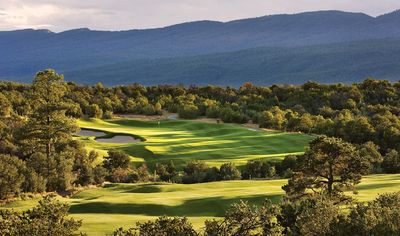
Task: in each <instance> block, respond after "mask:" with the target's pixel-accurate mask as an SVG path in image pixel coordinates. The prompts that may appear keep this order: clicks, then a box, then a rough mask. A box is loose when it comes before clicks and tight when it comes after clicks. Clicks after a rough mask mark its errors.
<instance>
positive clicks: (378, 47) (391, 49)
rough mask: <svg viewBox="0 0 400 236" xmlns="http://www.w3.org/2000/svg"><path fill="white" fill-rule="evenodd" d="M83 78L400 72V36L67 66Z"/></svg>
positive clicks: (229, 79)
mask: <svg viewBox="0 0 400 236" xmlns="http://www.w3.org/2000/svg"><path fill="white" fill-rule="evenodd" d="M64 73H65V75H66V78H67V79H68V80H71V81H79V82H80V83H85V84H95V83H97V82H99V81H100V82H103V83H104V84H107V85H116V84H129V83H134V82H138V83H141V84H145V85H153V84H177V83H184V84H186V85H189V84H200V85H207V84H214V85H221V86H225V85H230V86H240V85H242V84H243V83H244V82H248V81H250V82H252V83H254V84H257V85H271V84H276V83H278V84H283V83H289V84H301V83H304V82H307V81H309V80H314V81H318V82H321V83H337V82H344V83H351V82H360V81H362V80H364V79H366V78H367V77H374V78H378V79H388V80H392V81H397V80H399V78H400V40H394V39H387V40H373V41H366V42H352V43H340V44H330V45H320V46H304V47H296V48H270V47H264V48H255V49H248V50H242V51H237V52H230V53H219V54H210V55H202V56H193V57H182V58H163V59H142V60H132V61H127V62H120V63H114V64H108V65H102V66H96V67H91V68H85V69H77V70H71V71H65V72H64Z"/></svg>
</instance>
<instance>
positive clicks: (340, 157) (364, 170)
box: [0, 70, 400, 235]
mask: <svg viewBox="0 0 400 236" xmlns="http://www.w3.org/2000/svg"><path fill="white" fill-rule="evenodd" d="M166 111H168V112H173V113H175V112H176V113H178V114H179V117H180V118H183V119H195V118H197V117H209V118H215V119H217V120H219V121H220V122H229V123H247V122H252V123H255V124H258V125H259V126H260V127H263V128H269V129H276V130H282V131H288V132H289V131H290V132H302V133H309V134H315V135H318V137H317V138H315V139H314V141H312V142H311V143H310V146H309V148H308V149H307V150H306V152H305V153H304V154H303V155H299V156H289V157H286V158H285V159H284V160H283V161H282V162H280V163H268V162H265V161H252V162H249V163H247V165H246V166H245V167H244V168H243V169H241V170H238V169H237V168H236V167H235V166H234V165H232V164H231V163H226V164H223V165H222V166H221V167H220V168H215V167H213V168H210V167H208V166H207V165H205V163H202V162H199V161H192V162H189V163H187V166H186V167H185V168H184V170H176V168H175V167H174V164H173V163H169V164H167V165H165V164H157V165H156V166H154V167H147V166H145V165H143V166H140V167H135V168H133V167H132V166H131V165H130V160H129V156H128V155H127V154H125V153H123V152H120V151H115V150H110V151H109V152H108V156H106V157H105V158H104V162H103V163H100V164H95V160H96V159H97V156H98V154H97V153H95V152H93V151H92V152H87V151H86V149H85V147H84V145H83V144H82V143H80V142H79V141H77V140H74V139H73V135H74V134H75V133H76V132H77V131H78V129H79V128H78V127H77V125H76V120H75V119H77V118H103V119H109V118H112V117H113V116H115V115H117V114H144V115H159V114H162V113H163V112H166ZM0 112H1V113H0V199H2V200H4V201H7V199H12V198H13V197H15V196H19V195H21V193H23V192H26V193H43V192H58V193H59V194H63V195H67V194H69V193H70V192H71V191H73V190H74V188H76V187H79V186H88V185H97V184H101V183H103V182H104V181H105V180H108V181H111V182H138V181H140V182H144V181H170V182H179V183H197V182H206V181H218V180H232V179H241V178H243V179H246V178H252V177H256V178H274V177H286V178H289V180H288V184H287V185H285V186H283V190H285V192H286V197H285V201H284V202H282V203H281V204H280V205H274V204H272V203H270V202H266V203H265V205H264V206H262V207H253V206H250V205H248V204H247V203H244V202H243V203H238V204H236V205H233V206H232V209H230V210H228V211H227V213H226V217H225V219H224V220H223V221H208V222H206V227H205V234H206V235H260V234H261V235H283V234H284V235H371V234H369V233H368V232H373V233H372V235H396V234H398V233H399V230H400V223H399V222H398V219H399V218H400V217H399V214H400V212H399V209H400V207H397V206H398V202H399V201H398V199H399V195H398V194H392V195H382V196H380V197H378V198H377V199H376V200H375V201H373V202H371V203H368V204H367V205H365V204H361V203H359V204H354V202H353V199H352V198H351V197H349V196H348V195H346V194H344V192H345V191H347V190H351V189H353V188H354V186H356V185H357V184H358V183H360V181H361V178H362V176H363V175H367V174H369V173H400V154H399V153H400V118H399V115H400V83H399V82H397V83H390V82H388V81H380V80H374V79H367V80H365V81H364V82H363V83H358V84H352V85H345V84H332V85H323V84H318V83H315V82H308V83H305V84H303V85H300V86H291V85H274V86H271V87H257V86H254V85H252V84H251V83H246V84H243V86H241V87H240V88H231V87H226V88H222V87H216V86H204V87H198V86H190V87H184V86H172V85H159V86H150V87H145V86H141V85H139V84H132V85H128V86H116V87H110V88H108V87H104V86H103V85H102V84H100V83H99V84H97V85H95V86H80V85H77V84H75V83H71V82H68V83H66V82H64V80H63V76H62V75H59V74H57V73H56V72H55V71H54V70H45V71H42V72H39V73H38V74H37V75H36V76H35V78H34V80H33V83H32V84H31V85H28V84H19V83H13V82H1V83H0ZM149 168H152V170H149ZM153 169H154V170H155V172H153ZM150 173H154V174H150ZM396 204H397V205H396ZM342 205H345V206H346V207H349V212H350V213H349V214H350V216H349V215H348V214H345V213H343V211H340V207H341V206H342ZM49 206H54V209H55V210H54V211H53V212H51V211H50V212H48V211H49V209H50V208H49ZM67 210H68V207H67V206H65V205H63V204H61V205H60V203H57V202H55V200H54V199H51V198H46V199H44V200H43V201H42V202H41V205H39V206H38V207H37V208H35V209H34V210H32V211H28V212H26V213H23V214H22V215H19V214H20V213H17V212H12V211H11V212H10V211H1V214H0V229H1V230H3V231H0V233H1V234H2V235H3V234H4V235H26V234H27V232H28V233H29V234H31V235H40V233H36V234H35V233H32V232H35V227H38V228H40V225H42V226H43V227H49V228H53V229H54V230H59V231H54V232H56V233H57V232H58V234H59V235H72V234H73V233H74V232H72V231H71V230H65V229H66V228H67V227H69V226H68V225H71V226H70V227H71V229H73V231H74V230H75V229H78V228H79V222H75V221H67V222H64V218H63V216H64V215H65V214H66V212H67ZM57 211H58V213H57ZM48 214H50V215H48ZM51 214H56V215H57V217H58V218H57V217H55V218H54V219H55V221H52V222H50V223H53V224H54V225H53V226H54V227H53V226H51V224H50V223H49V222H48V220H49V219H51V218H52V216H51ZM41 215H42V216H41ZM315 216H317V217H315ZM374 216H379V217H378V218H374ZM46 217H47V218H46ZM35 219H37V220H38V221H35ZM29 222H31V223H32V224H29ZM35 222H36V224H38V225H35ZM43 222H47V223H46V224H44V223H43ZM60 222H61V223H60ZM63 222H64V223H63ZM62 223H63V225H61V226H60V225H59V224H62ZM385 223H386V225H385ZM24 224H25V225H26V224H28V225H29V227H32V228H29V227H26V229H27V230H28V231H26V232H23V231H18V230H21V229H20V226H21V225H24ZM49 224H50V225H49ZM178 226H179V227H178ZM368 227H370V228H368ZM29 230H32V231H29ZM168 230H172V231H168ZM158 231H160V232H161V231H162V232H164V233H163V234H161V235H197V232H195V231H194V230H193V229H192V227H191V225H190V223H188V222H187V221H186V219H185V218H175V219H170V218H163V217H161V218H160V219H158V220H157V221H155V222H148V223H144V224H139V225H138V228H135V229H130V230H124V229H119V230H117V231H116V232H115V235H136V234H139V235H157V234H156V233H155V232H158ZM36 232H40V231H36ZM43 232H45V231H43ZM353 233H354V234H353ZM357 233H358V234H357Z"/></svg>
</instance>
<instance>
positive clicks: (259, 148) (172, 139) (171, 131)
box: [79, 119, 313, 167]
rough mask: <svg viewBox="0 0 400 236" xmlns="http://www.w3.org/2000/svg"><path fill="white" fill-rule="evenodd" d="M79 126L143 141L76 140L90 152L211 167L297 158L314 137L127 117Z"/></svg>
mask: <svg viewBox="0 0 400 236" xmlns="http://www.w3.org/2000/svg"><path fill="white" fill-rule="evenodd" d="M79 125H80V127H81V128H90V129H97V130H102V131H106V132H109V133H119V134H121V133H122V134H132V135H138V136H140V137H143V138H144V139H145V140H146V141H145V142H140V143H131V144H109V143H101V142H97V141H95V140H94V138H90V137H89V138H88V137H80V139H81V140H83V141H84V142H85V144H86V146H87V147H88V148H89V149H95V150H98V151H99V152H100V153H102V154H105V153H106V151H107V150H109V149H112V148H116V149H120V150H123V151H125V152H127V153H128V154H129V155H131V156H132V160H133V162H136V163H143V162H145V163H147V164H149V165H150V166H151V165H152V164H154V163H156V162H165V163H167V162H169V161H170V160H172V161H173V162H174V164H175V165H176V166H178V167H182V166H183V165H184V164H185V163H187V162H188V161H190V160H194V159H196V160H203V161H205V162H207V163H208V164H209V165H211V166H219V165H221V164H222V163H226V162H233V163H235V164H236V165H238V166H240V165H244V164H245V163H246V162H247V161H248V160H254V159H267V160H270V161H276V160H281V159H282V158H283V157H284V156H286V155H289V154H301V153H303V152H304V149H305V147H306V146H307V144H308V143H309V142H310V141H311V140H312V139H313V137H312V136H310V135H304V134H298V133H283V132H277V131H266V130H259V131H254V130H250V129H248V128H245V127H242V126H240V125H234V124H211V123H205V122H197V121H181V120H164V121H161V122H160V124H158V121H143V120H132V119H129V120H128V119H117V120H107V121H103V120H96V119H92V120H81V121H79Z"/></svg>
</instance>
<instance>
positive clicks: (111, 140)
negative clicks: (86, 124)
mask: <svg viewBox="0 0 400 236" xmlns="http://www.w3.org/2000/svg"><path fill="white" fill-rule="evenodd" d="M96 141H97V142H102V143H137V142H141V141H142V140H140V139H135V138H134V137H131V136H124V135H116V136H114V137H112V138H98V139H96Z"/></svg>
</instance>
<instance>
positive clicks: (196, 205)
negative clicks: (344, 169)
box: [2, 174, 400, 235]
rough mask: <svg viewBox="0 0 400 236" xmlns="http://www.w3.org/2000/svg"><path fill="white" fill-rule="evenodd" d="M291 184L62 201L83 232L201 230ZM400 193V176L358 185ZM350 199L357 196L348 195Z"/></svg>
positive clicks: (94, 193)
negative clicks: (149, 225) (173, 224)
mask: <svg viewBox="0 0 400 236" xmlns="http://www.w3.org/2000/svg"><path fill="white" fill-rule="evenodd" d="M286 183H287V180H286V179H279V180H249V181H247V180H241V181H224V182H212V183H202V184H189V185H183V184H168V183H142V184H140V183H139V184H106V185H105V187H104V188H96V189H89V190H85V191H82V192H80V193H78V194H76V195H74V196H73V197H71V198H61V197H60V199H61V200H62V201H65V202H67V203H69V204H70V205H71V209H70V213H71V214H70V216H71V217H74V218H76V219H82V220H83V226H82V228H81V229H82V231H83V232H86V233H88V235H105V234H107V233H111V232H112V229H115V228H118V227H121V226H123V227H126V228H129V227H133V226H134V224H135V222H137V221H145V220H150V219H155V218H157V217H158V216H160V215H167V216H187V217H188V218H189V220H190V221H191V222H192V223H193V225H194V226H195V227H196V228H197V229H200V228H201V227H202V226H203V223H204V221H205V220H206V219H211V218H216V217H221V216H223V214H224V211H225V210H226V209H227V208H228V207H229V205H230V204H232V203H234V202H238V201H239V200H240V199H242V200H245V201H249V202H251V203H261V202H262V201H263V200H264V199H266V198H269V199H271V200H272V201H274V202H277V201H278V200H279V199H281V197H283V195H284V191H283V190H282V189H281V186H282V185H284V184H286ZM399 188H400V174H393V175H389V174H387V175H370V176H366V177H364V178H363V180H362V183H361V184H360V185H358V186H357V192H358V193H357V195H354V196H355V198H356V199H357V200H359V201H370V200H373V199H374V198H375V197H376V196H377V195H378V194H382V193H386V192H394V191H396V190H397V189H399ZM348 194H352V193H351V192H348ZM37 201H38V199H35V200H27V201H16V202H13V203H11V204H8V205H6V206H4V207H2V208H14V209H20V210H23V209H28V208H31V207H33V206H34V205H35V204H36V203H37Z"/></svg>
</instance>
